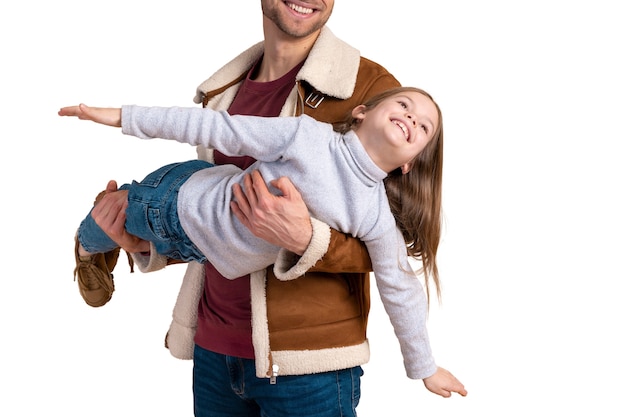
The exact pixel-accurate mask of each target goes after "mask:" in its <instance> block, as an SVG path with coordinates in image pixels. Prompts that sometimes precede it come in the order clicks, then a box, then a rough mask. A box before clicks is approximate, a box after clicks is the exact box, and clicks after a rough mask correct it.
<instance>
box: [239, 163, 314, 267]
mask: <svg viewBox="0 0 626 417" xmlns="http://www.w3.org/2000/svg"><path fill="white" fill-rule="evenodd" d="M270 184H271V185H272V186H274V187H276V188H277V189H278V190H280V192H281V194H282V195H279V196H276V195H274V194H272V193H271V192H270V190H269V188H268V187H267V184H265V181H264V180H263V177H262V176H261V174H260V173H259V172H258V171H254V172H253V173H252V174H251V175H246V177H245V178H244V183H243V189H242V187H241V186H240V185H239V184H235V185H234V186H233V194H234V196H235V200H234V201H231V203H230V207H231V210H232V211H233V213H234V214H235V216H237V218H238V219H239V221H240V222H241V223H243V224H244V225H245V226H246V227H247V228H248V229H250V231H251V232H252V234H254V235H255V236H256V237H259V238H261V239H263V240H265V241H267V242H269V243H272V244H274V245H276V246H280V247H282V248H285V249H287V250H289V251H291V252H294V253H296V254H298V255H302V254H303V253H304V251H305V250H306V248H307V246H308V245H309V242H310V241H311V237H312V235H313V227H312V226H311V219H310V217H309V210H308V209H307V207H306V204H304V200H302V196H301V195H300V192H299V191H298V190H297V189H296V187H295V186H294V185H293V183H292V182H291V181H290V180H289V178H286V177H281V178H279V179H277V180H273V181H271V182H270Z"/></svg>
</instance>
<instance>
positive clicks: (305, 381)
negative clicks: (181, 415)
mask: <svg viewBox="0 0 626 417" xmlns="http://www.w3.org/2000/svg"><path fill="white" fill-rule="evenodd" d="M362 375H363V370H362V369H361V367H360V366H357V367H354V368H350V369H343V370H339V371H332V372H323V373H319V374H310V375H297V376H290V375H285V376H280V375H279V376H278V377H277V378H276V383H275V384H270V379H269V378H257V377H256V373H255V364H254V360H253V359H242V358H236V357H233V356H227V355H222V354H219V353H215V352H211V351H208V350H206V349H203V348H201V347H199V346H197V345H196V347H195V350H194V359H193V397H194V411H195V416H196V417H251V416H257V417H349V416H353V417H354V416H356V407H357V405H358V403H359V399H360V397H361V376H362Z"/></svg>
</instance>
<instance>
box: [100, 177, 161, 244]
mask: <svg viewBox="0 0 626 417" xmlns="http://www.w3.org/2000/svg"><path fill="white" fill-rule="evenodd" d="M127 206H128V191H127V190H121V191H118V190H117V183H116V182H115V181H113V180H111V181H109V183H108V184H107V188H106V190H105V195H104V196H103V197H102V199H101V200H100V201H99V202H98V203H96V205H95V206H94V208H93V210H92V211H91V216H92V217H93V219H94V221H95V222H96V224H97V225H98V226H100V228H101V229H102V230H103V231H104V233H106V234H107V235H108V236H109V237H110V238H111V239H112V240H113V241H114V242H115V243H117V244H118V245H119V246H120V247H121V248H122V249H124V250H125V251H126V252H129V253H135V252H148V251H149V250H150V242H148V241H146V240H142V239H139V238H138V237H137V236H134V235H131V234H130V233H128V232H127V231H126V229H125V228H124V223H125V222H126V207H127Z"/></svg>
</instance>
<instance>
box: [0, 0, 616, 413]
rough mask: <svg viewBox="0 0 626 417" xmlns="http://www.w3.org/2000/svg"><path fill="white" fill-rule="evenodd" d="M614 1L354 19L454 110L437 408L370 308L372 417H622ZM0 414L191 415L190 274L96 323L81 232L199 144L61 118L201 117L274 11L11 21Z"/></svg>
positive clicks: (363, 14)
mask: <svg viewBox="0 0 626 417" xmlns="http://www.w3.org/2000/svg"><path fill="white" fill-rule="evenodd" d="M619 9H621V6H619V2H618V1H609V0H599V1H596V2H582V1H564V0H563V1H557V0H551V1H550V0H548V1H536V0H531V1H526V2H503V1H495V0H494V1H473V2H465V1H460V0H456V1H408V0H404V1H399V0H387V1H385V2H379V1H370V0H367V1H365V0H363V1H358V2H356V1H346V0H339V1H338V2H337V4H336V6H335V13H334V14H333V17H332V18H331V20H330V22H329V26H330V28H331V29H332V30H333V31H334V32H335V34H337V35H338V36H339V37H341V38H343V39H344V40H346V41H348V42H349V43H351V44H353V45H354V46H356V47H358V48H359V49H360V50H361V52H362V54H363V55H364V56H366V57H369V58H371V59H373V60H375V61H378V62H379V63H381V64H383V65H384V66H385V67H387V68H388V69H389V70H390V71H391V72H392V73H394V74H395V75H396V76H397V78H398V79H399V80H400V81H401V82H402V83H403V84H406V85H414V86H419V87H422V88H424V89H426V90H427V91H429V92H430V93H432V94H433V96H434V97H435V99H436V100H437V101H438V102H439V104H440V105H441V107H442V110H443V112H444V123H445V140H446V157H445V178H444V182H445V184H444V186H445V199H444V207H445V221H446V228H445V233H444V237H443V240H442V243H441V246H440V257H439V266H440V270H441V276H442V280H443V286H444V291H443V303H442V304H441V305H437V304H436V303H435V304H433V305H432V306H431V317H430V321H429V328H430V333H431V338H432V345H433V349H434V352H435V355H436V359H437V361H438V362H439V364H440V365H441V366H444V367H446V368H448V369H450V370H451V371H452V372H453V373H454V374H455V375H457V376H458V377H459V378H460V379H461V380H462V381H463V382H464V383H465V385H466V387H467V389H468V391H469V395H468V396H467V397H466V398H461V397H458V396H455V397H454V398H451V399H442V398H439V397H437V396H435V395H432V394H430V393H429V392H427V391H426V389H425V388H424V387H423V385H422V383H421V382H420V381H412V380H409V379H408V378H406V377H405V375H404V369H403V365H402V358H401V356H400V354H399V349H398V345H397V342H396V340H395V337H394V336H393V333H392V331H391V328H390V325H389V321H388V319H387V317H386V315H385V313H384V312H383V310H382V309H381V307H380V303H379V301H378V296H377V294H376V293H375V292H374V294H373V300H374V301H373V302H374V305H373V307H372V313H371V316H370V325H369V338H370V341H371V345H372V359H371V361H370V363H368V364H367V365H365V366H364V369H365V376H364V378H363V379H362V400H361V404H360V406H359V409H358V410H359V415H360V416H363V417H369V416H380V415H384V413H386V414H394V415H424V416H459V415H472V416H478V415H480V416H526V415H537V416H543V415H570V414H574V413H576V415H594V416H595V415H598V416H624V415H626V409H625V407H624V405H623V404H624V403H623V393H624V388H625V387H624V382H623V374H624V371H625V370H626V369H625V368H626V366H625V365H626V364H625V360H624V352H625V350H626V344H625V342H624V340H623V337H624V317H625V313H626V309H625V307H624V304H625V303H624V300H623V298H624V294H623V292H624V291H623V290H624V288H625V285H624V279H625V278H626V272H625V268H624V265H623V262H622V260H623V259H624V254H623V252H624V249H625V244H624V233H625V232H626V222H625V220H624V213H625V212H626V204H625V203H624V185H625V184H624V183H625V179H626V169H625V168H624V156H625V153H624V140H625V134H624V128H623V121H624V111H625V110H626V106H625V105H624V95H625V94H626V82H625V81H624V80H625V79H626V77H625V75H624V74H626V65H625V64H624V50H625V49H624V48H625V45H624V40H625V39H626V30H625V29H624V18H625V17H626V16H625V14H624V12H621V11H619ZM0 35H1V36H0V47H1V51H0V52H1V56H2V64H0V68H1V75H2V76H1V77H0V94H1V95H2V97H1V100H0V106H1V111H0V118H1V119H0V120H1V121H2V127H3V133H2V137H3V143H4V145H2V152H1V154H0V162H1V164H0V169H1V170H2V179H3V190H2V191H3V192H2V204H1V208H0V210H1V218H2V224H3V227H2V236H3V240H4V243H3V249H2V261H3V262H2V269H1V272H0V274H1V282H2V285H1V286H0V320H1V322H0V329H2V335H1V339H0V340H1V348H2V350H1V356H0V381H1V383H2V391H1V392H0V397H1V398H2V399H1V400H0V415H2V416H7V417H9V416H11V417H13V416H35V415H62V416H65V417H71V416H85V415H89V416H109V415H119V416H131V415H132V416H148V415H158V416H168V415H172V416H191V415H192V414H193V409H192V395H191V363H190V362H184V361H179V360H177V359H174V358H172V357H171V356H170V355H169V353H168V351H167V350H166V349H165V348H163V337H164V335H165V331H166V330H167V328H168V326H169V322H170V315H171V310H172V307H173V305H174V301H175V298H176V295H177V291H178V286H179V284H180V279H181V277H182V273H183V271H184V267H182V266H173V267H171V268H168V270H166V271H163V272H159V273H155V274H146V275H142V274H141V273H135V274H133V275H130V274H129V273H128V269H127V268H126V265H125V263H124V260H123V259H121V260H120V263H119V264H118V267H117V269H116V273H115V277H116V287H117V290H116V292H115V294H114V297H113V300H112V301H111V302H110V303H109V304H107V305H106V306H105V307H103V308H100V309H93V308H90V307H88V306H86V305H85V304H84V303H83V301H82V299H81V298H80V296H79V294H78V290H77V285H76V283H75V282H73V280H72V270H73V268H74V259H73V235H74V232H75V228H76V227H77V225H78V222H79V220H80V219H81V218H82V217H83V216H84V215H85V213H86V212H87V211H88V209H89V207H90V206H91V203H92V199H93V197H94V196H95V194H96V193H97V192H98V191H100V190H101V189H103V188H104V186H105V184H106V181H107V180H108V179H110V178H114V179H117V180H118V181H120V182H127V181H129V180H131V179H134V178H137V179H138V178H141V177H142V176H143V175H144V174H146V173H147V172H149V171H150V170H152V169H154V168H156V167H158V166H160V165H162V164H164V163H168V162H172V161H178V160H184V159H191V158H194V157H195V151H194V149H193V148H191V147H188V146H185V145H180V144H175V143H167V142H164V141H163V142H160V141H152V142H150V143H147V142H142V141H139V140H136V139H133V138H131V137H125V136H122V135H121V134H120V133H119V132H118V131H115V130H113V129H110V128H106V127H103V126H96V125H93V124H89V123H87V122H80V121H78V120H73V119H67V118H63V119H62V118H60V117H58V116H57V115H56V112H57V110H58V108H59V107H62V106H66V105H73V104H77V103H79V102H85V103H87V104H91V105H98V106H119V105H120V104H144V105H190V106H191V105H194V104H193V103H192V97H193V95H194V91H195V87H196V86H197V85H198V84H199V83H200V82H202V81H203V80H204V79H205V78H207V77H208V76H209V75H210V74H212V73H213V71H215V70H216V69H218V68H219V67H220V66H221V65H223V64H224V63H226V62H227V61H228V60H229V59H230V58H232V57H234V56H235V55H236V54H237V53H239V52H240V51H242V50H243V49H244V48H245V47H247V46H249V45H250V44H252V43H253V42H256V41H258V40H260V39H261V38H262V33H261V13H260V5H259V2H258V1H252V0H249V1H239V2H229V1H221V2H210V1H203V2H200V1H189V0H180V1H177V2H165V1H150V2H148V1H139V0H126V1H120V0H113V1H109V2H104V3H103V2H97V3H85V2H79V1H70V0H59V1H54V2H44V1H41V0H40V1H30V2H29V1H23V2H10V3H9V5H4V6H3V11H2V14H1V17H0Z"/></svg>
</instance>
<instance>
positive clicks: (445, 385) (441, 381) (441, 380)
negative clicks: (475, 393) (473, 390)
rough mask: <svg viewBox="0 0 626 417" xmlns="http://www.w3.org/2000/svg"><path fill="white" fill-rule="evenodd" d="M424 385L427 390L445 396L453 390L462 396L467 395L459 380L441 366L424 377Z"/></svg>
mask: <svg viewBox="0 0 626 417" xmlns="http://www.w3.org/2000/svg"><path fill="white" fill-rule="evenodd" d="M424 385H425V386H426V389H428V391H430V392H432V393H434V394H437V395H441V396H442V397H445V398H448V397H450V396H451V395H452V393H453V392H456V393H457V394H459V395H462V396H463V397H465V396H466V395H467V391H466V390H465V387H464V386H463V384H461V381H459V380H458V379H456V377H455V376H454V375H452V374H451V373H450V372H449V371H447V370H445V369H443V368H437V372H435V373H434V374H433V375H431V376H429V377H428V378H424Z"/></svg>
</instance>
